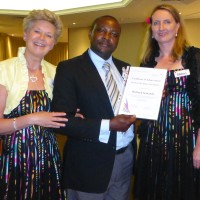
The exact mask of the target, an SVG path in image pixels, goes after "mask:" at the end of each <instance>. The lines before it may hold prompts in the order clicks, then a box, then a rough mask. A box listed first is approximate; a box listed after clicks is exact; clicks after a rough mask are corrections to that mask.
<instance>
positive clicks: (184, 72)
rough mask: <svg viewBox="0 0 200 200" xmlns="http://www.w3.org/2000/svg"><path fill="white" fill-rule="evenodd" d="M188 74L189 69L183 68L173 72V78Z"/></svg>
mask: <svg viewBox="0 0 200 200" xmlns="http://www.w3.org/2000/svg"><path fill="white" fill-rule="evenodd" d="M188 75H190V70H189V69H184V70H180V71H175V72H174V76H175V78H179V77H182V76H188Z"/></svg>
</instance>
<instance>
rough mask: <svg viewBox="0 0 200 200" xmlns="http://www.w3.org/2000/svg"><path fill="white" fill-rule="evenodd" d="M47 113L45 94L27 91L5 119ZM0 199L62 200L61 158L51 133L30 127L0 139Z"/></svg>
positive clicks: (41, 128)
mask: <svg viewBox="0 0 200 200" xmlns="http://www.w3.org/2000/svg"><path fill="white" fill-rule="evenodd" d="M39 111H50V99H49V98H48V94H47V93H46V92H45V91H27V92H26V95H25V96H24V97H23V98H22V100H21V101H20V104H19V105H18V106H17V107H16V108H15V109H13V110H12V112H11V113H10V114H9V115H5V116H4V117H5V118H14V117H19V116H23V115H26V114H30V113H33V112H39ZM0 142H1V145H0V199H2V200H3V199H5V200H15V199H16V200H18V199H20V200H25V199H27V200H50V199H51V200H62V199H65V198H64V195H63V192H62V190H61V181H60V179H61V167H62V162H61V157H60V153H59V149H58V144H57V141H56V137H55V135H54V132H53V130H51V129H50V128H44V127H41V126H36V125H33V126H29V127H27V128H24V129H21V130H18V131H15V132H14V133H12V134H11V135H6V136H1V137H0Z"/></svg>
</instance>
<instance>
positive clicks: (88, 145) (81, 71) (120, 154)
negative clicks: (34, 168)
mask: <svg viewBox="0 0 200 200" xmlns="http://www.w3.org/2000/svg"><path fill="white" fill-rule="evenodd" d="M120 33H121V27H120V25H119V22H118V21H117V20H116V19H115V18H114V17H112V16H102V17H99V18H97V19H96V20H95V21H94V23H93V24H92V26H91V29H90V31H89V39H90V43H91V46H90V48H89V49H88V50H87V51H86V52H84V53H83V54H82V55H81V56H78V57H75V58H73V59H69V60H66V61H62V62H60V63H59V64H58V67H57V71H56V76H55V82H54V91H53V101H52V109H53V110H54V111H62V112H63V111H64V112H66V113H67V115H68V116H67V117H68V119H69V120H68V122H67V123H66V126H65V127H63V128H60V129H59V133H62V134H65V135H67V136H68V140H67V142H66V145H65V148H64V170H63V184H64V185H63V186H64V188H65V189H67V193H68V200H103V199H104V200H109V199H116V200H128V197H129V188H130V179H131V174H132V168H133V158H134V155H133V147H132V145H131V144H132V140H133V138H134V133H133V123H134V122H135V120H136V118H135V116H131V115H130V116H129V115H117V114H115V113H114V112H116V113H117V111H116V110H117V109H116V110H113V108H114V107H112V105H111V98H112V97H109V96H108V93H107V90H108V89H107V83H106V80H105V79H106V76H107V73H105V71H104V68H103V67H102V66H103V65H104V63H105V61H106V62H107V63H109V66H110V71H111V72H112V76H113V79H114V81H115V84H116V85H117V88H118V96H117V101H116V102H117V104H116V105H117V106H119V105H118V102H120V96H121V94H122V92H123V86H124V82H125V81H124V80H123V78H122V71H124V69H125V68H126V67H127V66H129V64H128V63H125V62H123V61H121V60H118V59H116V58H114V57H112V53H113V52H114V50H115V49H116V47H117V45H118V41H119V37H120ZM122 69H123V70H122ZM113 84H114V83H113ZM77 108H79V109H80V112H81V114H83V116H84V119H82V118H79V117H75V113H76V109H77Z"/></svg>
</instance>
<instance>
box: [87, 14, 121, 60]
mask: <svg viewBox="0 0 200 200" xmlns="http://www.w3.org/2000/svg"><path fill="white" fill-rule="evenodd" d="M120 33H121V28H120V25H119V24H118V22H117V21H115V20H114V19H112V18H109V17H103V18H100V19H99V20H98V21H97V22H96V24H95V25H94V27H93V29H92V30H91V31H90V32H89V39H90V44H91V49H92V50H93V51H94V52H95V53H96V54H97V55H98V56H100V57H101V58H103V59H104V60H107V59H108V58H109V57H110V56H111V54H112V53H113V52H114V51H115V49H116V48H117V45H118V42H119V37H120Z"/></svg>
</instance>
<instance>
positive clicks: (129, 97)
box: [119, 66, 167, 120]
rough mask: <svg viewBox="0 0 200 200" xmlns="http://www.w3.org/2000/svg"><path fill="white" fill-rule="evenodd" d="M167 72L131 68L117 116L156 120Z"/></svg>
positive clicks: (145, 68) (163, 70)
mask: <svg viewBox="0 0 200 200" xmlns="http://www.w3.org/2000/svg"><path fill="white" fill-rule="evenodd" d="M166 74H167V70H166V69H157V68H147V67H134V66H131V67H130V70H129V74H128V79H127V82H126V86H125V89H124V93H123V96H122V100H121V103H120V108H119V114H127V115H132V114H134V115H136V117H137V118H141V119H151V120H157V118H158V113H159V109H160V102H161V98H162V93H163V89H164V84H165V79H166Z"/></svg>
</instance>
